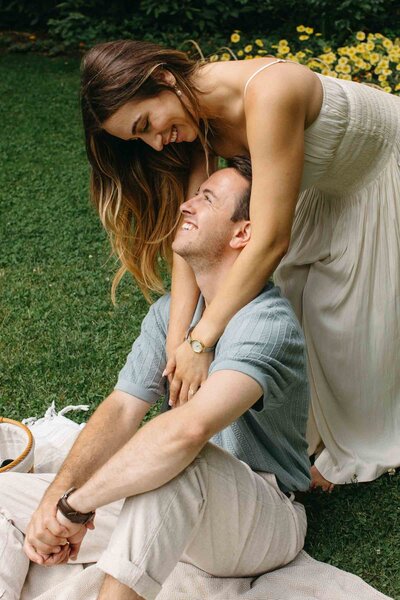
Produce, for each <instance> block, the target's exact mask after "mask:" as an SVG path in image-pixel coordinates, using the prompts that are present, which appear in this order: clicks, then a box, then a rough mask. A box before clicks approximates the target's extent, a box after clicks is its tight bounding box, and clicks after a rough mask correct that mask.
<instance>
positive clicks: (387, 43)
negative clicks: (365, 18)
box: [382, 38, 393, 50]
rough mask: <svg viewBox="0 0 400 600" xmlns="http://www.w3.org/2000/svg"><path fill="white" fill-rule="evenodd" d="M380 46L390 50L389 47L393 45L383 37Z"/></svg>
mask: <svg viewBox="0 0 400 600" xmlns="http://www.w3.org/2000/svg"><path fill="white" fill-rule="evenodd" d="M382 46H383V47H384V48H386V49H387V50H390V48H392V47H393V42H392V41H391V40H388V39H387V38H385V39H384V40H383V42H382Z"/></svg>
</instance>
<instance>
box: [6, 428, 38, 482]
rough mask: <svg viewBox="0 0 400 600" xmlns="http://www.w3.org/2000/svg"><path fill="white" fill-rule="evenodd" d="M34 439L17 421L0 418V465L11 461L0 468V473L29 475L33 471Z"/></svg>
mask: <svg viewBox="0 0 400 600" xmlns="http://www.w3.org/2000/svg"><path fill="white" fill-rule="evenodd" d="M34 447H35V443H34V439H33V436H32V433H31V432H30V430H29V429H28V427H26V425H23V424H22V423H20V422H19V421H14V420H13V419H6V418H5V417H0V464H1V463H2V462H3V461H4V460H6V459H12V462H11V463H9V464H8V465H6V466H4V467H2V468H0V473H5V472H16V473H29V472H32V471H33V461H34Z"/></svg>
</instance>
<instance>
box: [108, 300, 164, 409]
mask: <svg viewBox="0 0 400 600" xmlns="http://www.w3.org/2000/svg"><path fill="white" fill-rule="evenodd" d="M169 304H170V296H169V294H167V295H165V296H163V297H162V298H160V299H159V300H157V302H155V303H154V304H153V305H152V306H151V307H150V309H149V312H148V313H147V315H146V316H145V318H144V319H143V322H142V326H141V330H140V335H139V337H138V338H137V339H136V340H135V342H134V343H133V346H132V350H131V351H130V353H129V354H128V357H127V359H126V362H125V365H124V366H123V368H122V369H121V371H120V373H119V375H118V381H117V384H116V386H115V389H116V390H120V391H122V392H126V393H127V394H131V395H132V396H136V397H137V398H139V399H140V400H144V401H145V402H149V403H150V404H154V403H155V402H157V401H158V400H159V399H160V397H161V396H162V395H164V394H165V378H164V377H162V373H163V371H164V369H165V365H166V363H167V358H166V350H165V343H166V337H167V324H168V317H169Z"/></svg>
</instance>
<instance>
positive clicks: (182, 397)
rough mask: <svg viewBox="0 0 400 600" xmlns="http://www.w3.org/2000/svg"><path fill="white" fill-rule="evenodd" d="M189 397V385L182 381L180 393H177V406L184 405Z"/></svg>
mask: <svg viewBox="0 0 400 600" xmlns="http://www.w3.org/2000/svg"><path fill="white" fill-rule="evenodd" d="M188 396H189V383H187V382H185V381H183V382H182V386H181V391H180V392H179V401H178V405H179V406H182V404H186V402H187V401H188Z"/></svg>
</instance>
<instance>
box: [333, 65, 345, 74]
mask: <svg viewBox="0 0 400 600" xmlns="http://www.w3.org/2000/svg"><path fill="white" fill-rule="evenodd" d="M342 69H343V66H342V65H336V66H335V71H336V73H341V72H342Z"/></svg>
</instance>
